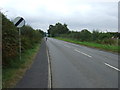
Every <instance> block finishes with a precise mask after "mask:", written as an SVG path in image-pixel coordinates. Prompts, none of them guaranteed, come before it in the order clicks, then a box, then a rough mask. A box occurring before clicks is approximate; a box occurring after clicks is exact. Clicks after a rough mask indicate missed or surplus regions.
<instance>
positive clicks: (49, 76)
mask: <svg viewBox="0 0 120 90" xmlns="http://www.w3.org/2000/svg"><path fill="white" fill-rule="evenodd" d="M47 57H48V88H51V70H50V59H49V55H48V49H47Z"/></svg>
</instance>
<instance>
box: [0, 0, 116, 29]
mask: <svg viewBox="0 0 120 90" xmlns="http://www.w3.org/2000/svg"><path fill="white" fill-rule="evenodd" d="M104 1H107V2H104ZM104 1H103V0H102V1H100V0H96V1H95V0H85V1H84V2H81V1H80V0H3V1H2V2H1V4H0V7H2V8H3V11H8V12H6V15H7V17H8V18H9V19H11V20H13V19H14V18H15V17H17V16H22V17H24V18H25V20H26V23H27V24H29V25H31V26H32V27H33V28H35V29H37V28H41V29H43V30H44V31H47V29H48V26H49V25H50V24H55V23H57V22H61V23H66V24H67V25H68V27H69V28H70V30H77V31H80V30H81V29H83V28H88V29H90V30H93V29H100V30H102V31H104V30H106V29H108V31H117V30H118V27H117V26H118V23H117V22H118V3H117V1H118V0H109V1H108V0H104Z"/></svg>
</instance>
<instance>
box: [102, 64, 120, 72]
mask: <svg viewBox="0 0 120 90" xmlns="http://www.w3.org/2000/svg"><path fill="white" fill-rule="evenodd" d="M104 64H105V65H107V66H109V67H111V68H113V69H115V70H117V71H120V70H119V69H118V68H116V67H114V66H111V65H110V64H108V63H104Z"/></svg>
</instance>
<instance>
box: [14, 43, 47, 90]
mask: <svg viewBox="0 0 120 90" xmlns="http://www.w3.org/2000/svg"><path fill="white" fill-rule="evenodd" d="M48 85H49V83H48V58H47V52H46V43H45V41H42V45H41V47H40V50H39V52H38V54H37V55H36V58H35V60H34V63H33V64H32V66H31V68H30V69H28V70H27V72H26V73H25V75H24V76H23V78H22V79H21V80H20V81H19V82H18V83H17V85H16V86H15V88H48V87H49V86H48ZM15 90H17V89H15ZM23 90H24V89H23Z"/></svg>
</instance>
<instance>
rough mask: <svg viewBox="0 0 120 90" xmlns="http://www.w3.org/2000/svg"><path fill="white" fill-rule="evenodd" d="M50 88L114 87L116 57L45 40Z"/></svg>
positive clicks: (73, 45)
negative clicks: (50, 76) (48, 60)
mask: <svg viewBox="0 0 120 90" xmlns="http://www.w3.org/2000/svg"><path fill="white" fill-rule="evenodd" d="M46 44H47V47H48V49H49V54H50V61H51V71H52V87H53V88H118V72H119V69H118V55H117V54H113V53H110V52H105V51H101V50H98V49H93V48H88V47H85V46H81V45H76V44H72V43H68V42H65V41H61V40H56V39H52V38H48V40H47V42H46Z"/></svg>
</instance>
